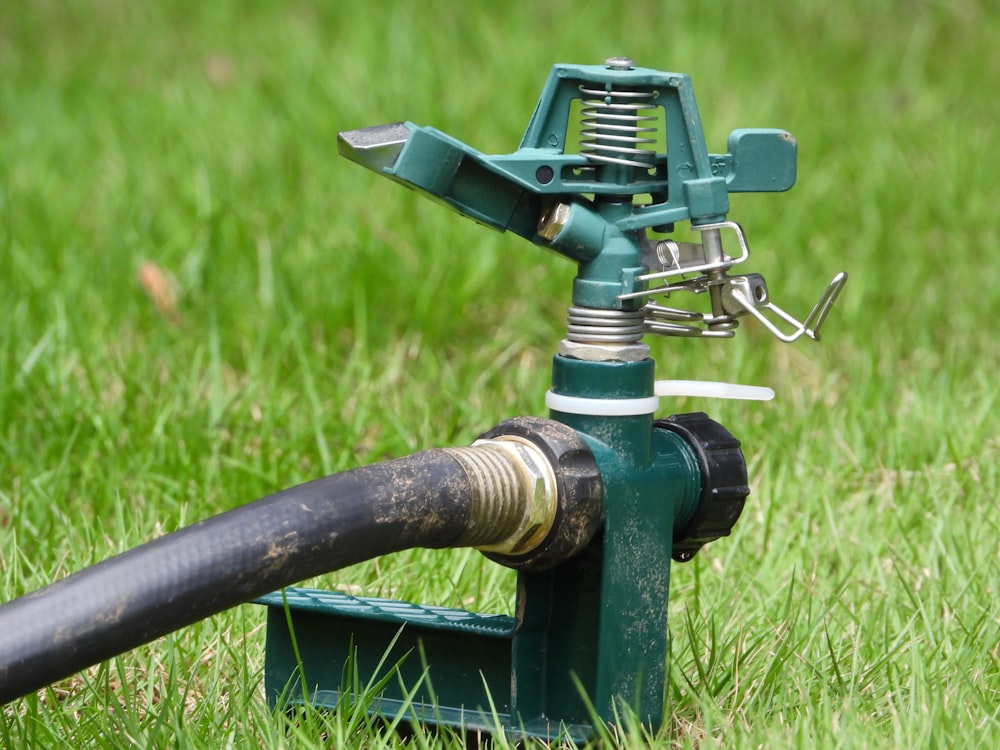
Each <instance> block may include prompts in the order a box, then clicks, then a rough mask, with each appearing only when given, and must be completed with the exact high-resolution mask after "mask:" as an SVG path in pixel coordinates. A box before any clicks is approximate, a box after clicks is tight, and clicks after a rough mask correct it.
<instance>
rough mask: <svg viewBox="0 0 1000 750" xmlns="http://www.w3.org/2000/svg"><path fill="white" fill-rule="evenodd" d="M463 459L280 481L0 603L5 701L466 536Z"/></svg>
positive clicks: (445, 456) (436, 455)
mask: <svg viewBox="0 0 1000 750" xmlns="http://www.w3.org/2000/svg"><path fill="white" fill-rule="evenodd" d="M471 495H472V491H471V486H470V480H469V478H468V476H467V472H466V471H465V470H464V469H463V466H462V464H461V463H460V462H459V461H458V460H456V458H454V457H453V456H452V455H450V454H449V453H448V452H446V451H441V450H429V451H421V452H419V453H415V454H413V455H411V456H408V457H406V458H400V459H395V460H392V461H386V462H383V463H379V464H373V465H370V466H364V467H361V468H358V469H353V470H351V471H347V472H343V473H341V474H335V475H333V476H329V477H326V478H323V479H318V480H315V481H313V482H309V483H307V484H303V485H299V486H297V487H292V488H290V489H287V490H283V491H281V492H278V493H276V494H274V495H270V496H268V497H265V498H263V499H261V500H257V501H256V502H253V503H250V504H248V505H244V506H242V507H239V508H236V509H235V510H231V511H229V512H227V513H223V514H221V515H218V516H215V517H213V518H209V519H208V520H206V521H202V522H200V523H197V524H195V525H193V526H189V527H187V528H184V529H181V530H180V531H177V532H174V533H172V534H169V535H167V536H164V537H161V538H159V539H156V540H155V541H152V542H149V543H148V544H145V545H143V546H141V547H137V548H135V549H133V550H130V551H128V552H125V553H123V554H121V555H119V556H117V557H114V558H111V559H109V560H105V561H104V562H101V563H98V564H97V565H94V566H93V567H91V568H87V569H86V570H83V571H81V572H79V573H76V574H74V575H71V576H68V577H67V578H64V579H62V580H60V581H57V582H55V583H53V584H51V585H49V586H46V587H45V588H42V589H39V590H38V591H35V592H32V593H30V594H27V595H25V596H23V597H21V598H19V599H15V600H14V601H11V602H9V603H7V604H4V605H3V606H0V703H7V702H8V701H11V700H13V699H15V698H18V697H21V696H23V695H27V694H28V693H31V692H33V691H35V690H37V689H39V688H42V687H44V686H46V685H48V684H50V683H52V682H54V681H56V680H59V679H62V678H64V677H67V676H69V675H71V674H74V673H75V672H78V671H80V670H81V669H84V668H86V667H88V666H90V665H92V664H96V663H98V662H100V661H103V660H105V659H108V658H110V657H113V656H115V655H117V654H120V653H122V652H124V651H127V650H129V649H131V648H134V647H136V646H139V645H141V644H143V643H147V642H149V641H151V640H153V639H155V638H158V637H160V636H162V635H165V634H167V633H170V632H173V631H174V630H177V629H178V628H181V627H184V626H185V625H190V624H191V623H194V622H197V621H199V620H201V619H203V618H205V617H208V616H209V615H212V614H215V613H217V612H221V611H222V610H225V609H228V608H229V607H232V606H235V605H237V604H240V603H242V602H246V601H249V600H251V599H253V598H255V597H257V596H260V595H261V594H264V593H267V592H269V591H273V590H275V589H277V588H281V587H282V586H287V585H290V584H292V583H296V582H298V581H301V580H303V579H305V578H309V577H310V576H314V575H319V574H322V573H326V572H329V571H333V570H337V569H338V568H343V567H345V566H347V565H351V564H354V563H357V562H361V561H363V560H368V559H371V558H373V557H375V556H377V555H383V554H387V553H390V552H396V551H399V550H403V549H408V548H410V547H417V546H420V547H436V548H441V547H450V546H457V545H461V544H462V542H463V536H464V535H465V534H466V532H467V529H468V526H469V519H470V512H471V504H472V501H471V499H470V498H471Z"/></svg>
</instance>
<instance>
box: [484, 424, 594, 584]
mask: <svg viewBox="0 0 1000 750" xmlns="http://www.w3.org/2000/svg"><path fill="white" fill-rule="evenodd" d="M504 435H513V436H516V437H520V438H524V439H525V440H528V441H530V442H532V443H533V444H534V445H536V446H538V448H539V449H541V451H542V452H543V453H544V454H545V456H546V458H548V460H549V463H550V464H551V466H552V468H553V469H554V471H555V476H556V487H557V491H558V498H559V500H558V506H557V508H556V514H555V518H554V520H553V523H552V529H551V530H550V531H549V533H548V535H547V536H546V537H545V539H543V540H542V542H541V543H540V544H539V545H538V546H537V547H535V548H534V549H532V550H531V551H530V552H527V553H525V554H523V555H505V554H500V553H495V552H484V553H483V554H485V555H486V557H488V558H489V559H491V560H493V561H494V562H497V563H500V564H501V565H506V566H507V567H510V568H516V569H518V570H544V569H545V568H550V567H552V566H553V565H556V564H558V563H561V562H563V561H565V560H567V559H568V558H570V557H572V556H573V555H575V554H576V553H577V552H579V551H580V550H582V549H583V548H584V547H585V546H586V545H587V543H588V542H589V541H590V540H591V539H592V538H593V537H594V535H595V534H596V533H597V532H598V530H599V529H600V527H601V510H602V506H603V502H604V485H603V483H602V482H601V472H600V469H598V468H597V461H595V460H594V454H593V453H592V452H591V450H590V447H589V446H588V445H587V443H586V442H585V441H584V439H583V438H582V437H580V435H579V433H578V432H577V431H576V430H574V429H573V428H572V427H568V426H567V425H564V424H562V423H561V422H556V421H555V420H552V419H542V418H541V417H514V418H513V419H508V420H506V421H504V422H501V423H500V424H498V425H497V426H496V427H494V428H493V429H491V430H488V431H487V432H484V433H483V434H482V435H480V436H479V438H480V439H482V440H492V439H495V438H498V437H502V436H504Z"/></svg>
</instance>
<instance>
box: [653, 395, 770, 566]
mask: <svg viewBox="0 0 1000 750" xmlns="http://www.w3.org/2000/svg"><path fill="white" fill-rule="evenodd" d="M653 424H654V426H655V427H658V428H660V429H664V430H670V431H671V432H674V433H676V434H678V435H680V436H681V437H682V438H683V439H684V441H685V442H686V443H687V444H688V445H689V446H690V447H691V449H692V451H693V452H694V454H695V456H696V457H697V459H698V466H699V468H700V469H701V497H700V498H699V500H698V507H697V508H696V509H695V512H694V515H693V516H692V517H691V520H690V521H688V523H687V524H686V525H685V526H684V528H682V529H680V530H679V531H678V532H677V533H675V534H674V545H673V558H674V560H677V561H678V562H687V561H688V560H690V559H691V558H692V557H694V556H695V553H696V552H697V551H698V550H699V549H701V548H702V546H703V545H705V544H708V543H709V542H711V541H714V540H716V539H718V538H719V537H723V536H729V532H730V531H732V528H733V526H734V525H735V524H736V521H737V520H738V519H739V517H740V514H741V513H742V512H743V506H744V504H745V503H746V499H747V495H749V494H750V487H749V486H748V484H747V464H746V461H745V460H744V458H743V451H741V450H740V441H739V440H737V439H736V438H735V437H733V435H732V433H730V432H729V430H727V429H726V428H725V427H723V426H722V425H721V424H719V423H718V422H716V421H715V420H714V419H710V418H709V416H708V415H707V414H703V413H702V412H693V413H691V414H675V415H674V416H672V417H669V418H667V419H659V420H657V421H656V422H654V423H653Z"/></svg>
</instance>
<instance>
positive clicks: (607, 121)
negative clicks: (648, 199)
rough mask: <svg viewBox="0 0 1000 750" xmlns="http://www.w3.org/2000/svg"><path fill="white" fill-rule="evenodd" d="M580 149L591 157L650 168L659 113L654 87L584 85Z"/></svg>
mask: <svg viewBox="0 0 1000 750" xmlns="http://www.w3.org/2000/svg"><path fill="white" fill-rule="evenodd" d="M580 92H581V93H582V94H583V95H584V96H585V97H586V98H584V99H583V108H582V109H581V110H580V153H582V154H584V155H585V156H586V157H587V158H588V159H590V160H591V161H596V162H601V163H604V164H621V165H624V166H627V167H639V168H640V169H649V168H650V167H652V166H653V160H654V159H655V157H656V152H655V151H653V150H651V149H650V148H649V147H650V146H651V145H653V144H655V143H656V138H655V137H652V138H650V137H649V135H650V134H652V135H654V136H655V134H656V132H657V130H658V128H657V122H658V120H657V116H656V113H655V110H654V109H653V106H654V105H653V100H654V99H655V98H656V95H657V92H655V91H650V90H626V89H612V90H610V91H605V90H603V89H588V88H585V87H584V86H580Z"/></svg>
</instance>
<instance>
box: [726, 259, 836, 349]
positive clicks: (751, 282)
mask: <svg viewBox="0 0 1000 750" xmlns="http://www.w3.org/2000/svg"><path fill="white" fill-rule="evenodd" d="M846 283H847V274H846V273H845V272H841V273H838V274H837V275H836V276H834V277H833V280H832V281H831V282H830V284H829V285H828V286H827V288H826V290H825V291H824V292H823V294H822V296H820V298H819V301H818V302H817V303H816V305H815V306H814V307H813V309H812V312H810V313H809V315H808V317H806V319H805V321H804V322H802V323H800V322H799V321H798V320H796V319H795V318H793V317H792V316H791V315H789V314H788V313H786V312H785V311H784V310H782V309H781V308H780V307H778V306H777V305H776V304H774V303H773V302H771V300H770V295H768V292H767V284H766V282H765V281H764V277H763V276H761V275H760V274H748V275H746V276H732V277H728V278H727V279H726V285H725V287H723V291H722V300H723V305H724V307H725V309H726V312H727V313H728V314H730V315H732V316H733V317H737V316H739V315H743V314H745V313H749V314H750V315H753V316H754V317H755V318H756V319H757V320H759V321H760V322H761V324H763V326H764V327H765V328H767V330H768V331H770V332H771V333H772V334H773V335H774V336H775V337H776V338H778V339H779V340H781V341H784V342H785V343H791V342H793V341H796V340H798V339H800V338H802V336H808V337H809V338H811V339H812V340H813V341H819V340H820V334H819V329H820V327H821V326H822V325H823V321H824V320H826V316H827V314H828V313H829V312H830V308H832V307H833V303H834V302H836V301H837V297H838V296H839V295H840V292H841V290H842V289H843V288H844V285H845V284H846ZM762 310H770V311H771V312H773V313H774V314H775V315H776V316H777V317H779V318H781V320H783V321H784V322H786V323H788V324H789V325H791V326H792V327H793V328H794V331H793V332H792V333H783V332H782V331H781V329H780V328H778V327H777V326H776V325H775V324H774V323H772V322H771V321H770V320H769V319H768V318H767V316H765V315H764V313H763V312H761V311H762Z"/></svg>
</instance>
